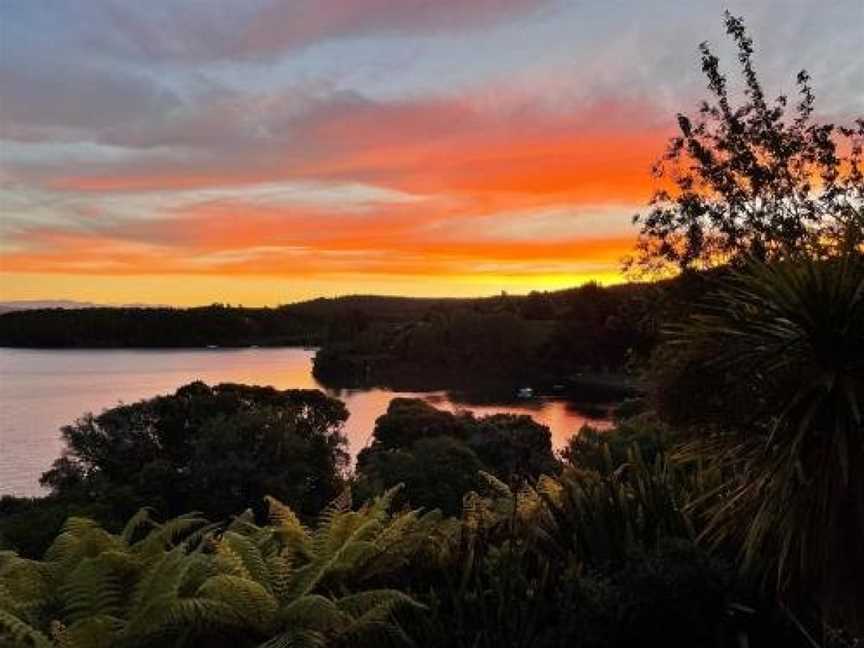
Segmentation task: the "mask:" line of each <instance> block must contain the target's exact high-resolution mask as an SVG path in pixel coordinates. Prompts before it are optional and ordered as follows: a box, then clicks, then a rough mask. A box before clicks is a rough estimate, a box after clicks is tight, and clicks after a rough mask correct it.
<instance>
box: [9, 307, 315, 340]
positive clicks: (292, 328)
mask: <svg viewBox="0 0 864 648" xmlns="http://www.w3.org/2000/svg"><path fill="white" fill-rule="evenodd" d="M322 331H323V325H322V323H321V321H320V320H318V319H316V318H312V317H308V316H304V315H300V314H295V313H291V312H289V311H288V310H287V309H284V308H233V307H228V306H221V305H214V306H205V307H200V308H108V307H99V308H78V309H63V308H51V309H39V310H21V311H13V312H10V313H4V314H2V315H0V346H5V347H30V348H127V347H128V348H131V347H143V348H147V347H149V348H156V347H207V346H212V345H215V346H229V347H236V346H249V345H259V346H265V345H269V346H287V345H303V344H317V343H319V342H320V340H321V337H322Z"/></svg>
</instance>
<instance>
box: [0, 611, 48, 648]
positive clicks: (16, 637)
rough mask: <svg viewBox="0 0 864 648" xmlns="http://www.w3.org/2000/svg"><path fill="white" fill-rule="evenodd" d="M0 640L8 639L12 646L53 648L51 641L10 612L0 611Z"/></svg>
mask: <svg viewBox="0 0 864 648" xmlns="http://www.w3.org/2000/svg"><path fill="white" fill-rule="evenodd" d="M0 639H10V640H12V641H14V642H15V643H14V644H13V645H17V646H21V647H22V648H24V647H25V646H33V647H34V648H53V647H52V643H51V640H50V639H49V638H48V637H47V636H45V635H44V634H42V633H41V632H39V630H37V629H36V628H34V627H33V626H31V625H30V624H28V623H26V622H24V621H22V620H21V619H19V618H18V617H17V616H15V615H14V614H12V613H11V612H7V611H5V610H0Z"/></svg>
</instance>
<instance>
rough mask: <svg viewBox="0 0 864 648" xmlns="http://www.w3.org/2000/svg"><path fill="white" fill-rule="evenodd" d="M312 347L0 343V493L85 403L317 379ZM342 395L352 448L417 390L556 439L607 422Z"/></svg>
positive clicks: (104, 404)
mask: <svg viewBox="0 0 864 648" xmlns="http://www.w3.org/2000/svg"><path fill="white" fill-rule="evenodd" d="M314 353H315V352H314V350H313V349H299V348H293V349H219V350H209V349H201V350H140V351H139V350H96V351H94V350H64V351H55V350H24V349H0V494H5V493H15V494H18V495H38V494H40V493H41V489H40V487H39V485H38V479H39V475H40V474H41V473H42V472H43V471H44V470H46V469H47V468H48V467H49V466H50V465H51V462H52V461H53V460H54V459H55V458H56V457H57V456H58V455H59V453H60V451H61V443H60V438H59V433H58V430H59V428H60V426H62V425H64V424H66V423H70V422H72V421H73V420H75V418H77V417H78V416H80V415H81V414H82V413H83V412H85V411H93V412H100V411H102V410H103V409H105V408H108V407H112V406H114V405H116V404H118V402H127V403H128V402H134V401H136V400H140V399H142V398H149V397H151V396H154V395H156V394H162V393H167V392H171V391H173V390H175V389H177V387H179V386H180V385H183V384H185V383H188V382H190V381H192V380H203V381H204V382H208V383H219V382H238V383H249V384H257V385H273V386H274V387H277V388H280V389H288V388H300V389H315V388H321V386H320V385H319V384H318V383H317V382H316V381H315V379H314V378H313V377H312V374H311V367H312V356H313V355H314ZM325 391H327V393H329V394H331V395H332V396H335V397H337V398H340V399H342V400H343V401H345V404H346V405H347V407H348V410H349V412H350V413H351V417H350V418H349V420H348V422H347V424H346V426H345V433H346V436H347V437H348V441H349V444H350V450H351V452H352V454H356V453H357V452H358V451H359V450H360V449H361V448H363V447H364V446H365V445H366V444H367V443H368V442H369V439H370V435H371V433H372V429H373V427H374V425H375V419H377V418H378V417H379V416H380V415H381V414H383V413H384V412H385V411H386V409H387V406H388V404H389V403H390V400H391V399H392V398H394V397H395V396H404V397H409V398H410V397H416V398H423V399H425V400H427V401H429V402H430V403H432V404H433V405H435V406H436V407H439V408H441V409H445V410H448V411H457V410H469V411H472V412H474V413H475V414H477V415H486V414H498V413H507V412H512V413H522V414H529V415H531V416H532V417H533V418H534V419H535V420H537V421H538V422H540V423H542V424H544V425H547V426H548V427H549V428H550V430H551V431H552V439H553V443H554V444H555V446H556V447H561V446H563V444H564V443H565V442H566V440H567V439H568V438H569V437H570V436H572V435H573V433H575V432H576V431H577V430H578V429H579V428H580V427H581V426H582V425H583V423H586V422H587V423H590V424H591V425H594V426H595V427H599V428H606V427H608V425H609V423H608V413H607V412H606V411H605V410H600V411H597V410H596V409H594V410H591V409H586V408H585V407H580V406H579V405H578V404H574V403H569V402H565V401H562V400H554V399H532V400H509V401H506V399H505V401H506V402H502V401H501V400H500V397H499V400H498V401H497V402H489V398H488V397H486V398H484V397H483V396H481V395H477V394H460V393H447V392H441V391H436V392H392V391H386V390H382V389H371V390H356V389H336V390H330V389H327V390H325Z"/></svg>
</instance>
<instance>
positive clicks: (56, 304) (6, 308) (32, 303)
mask: <svg viewBox="0 0 864 648" xmlns="http://www.w3.org/2000/svg"><path fill="white" fill-rule="evenodd" d="M106 306H108V307H117V308H165V307H164V306H162V305H160V304H96V303H94V302H82V301H75V300H72V299H24V300H18V301H4V302H0V314H2V313H9V312H12V311H22V310H39V309H41V308H66V309H70V310H72V309H78V308H99V307H106Z"/></svg>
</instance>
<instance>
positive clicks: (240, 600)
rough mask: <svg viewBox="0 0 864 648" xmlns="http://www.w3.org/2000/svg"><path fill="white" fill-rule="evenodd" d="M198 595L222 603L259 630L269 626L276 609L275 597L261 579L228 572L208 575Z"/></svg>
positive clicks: (266, 628)
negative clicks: (260, 581) (257, 580)
mask: <svg viewBox="0 0 864 648" xmlns="http://www.w3.org/2000/svg"><path fill="white" fill-rule="evenodd" d="M198 596H199V597H201V598H203V599H207V600H211V601H217V602H219V603H222V604H224V605H225V606H227V607H228V608H230V609H231V610H232V611H233V614H234V615H235V616H236V617H237V618H239V619H240V620H242V621H243V622H245V623H248V624H249V625H250V626H252V627H253V628H255V629H256V630H258V631H259V632H261V633H266V632H267V631H268V630H269V629H270V628H271V627H272V625H273V621H274V618H275V615H276V610H277V609H278V603H277V601H276V599H275V598H274V597H273V595H272V594H271V593H270V592H269V591H268V590H267V589H265V588H264V587H263V586H262V585H261V584H260V583H256V582H255V581H252V580H249V579H247V578H242V577H240V576H232V575H230V574H219V575H217V576H213V577H212V578H208V579H207V580H206V581H205V582H204V584H203V585H202V586H201V588H200V589H199V590H198Z"/></svg>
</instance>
